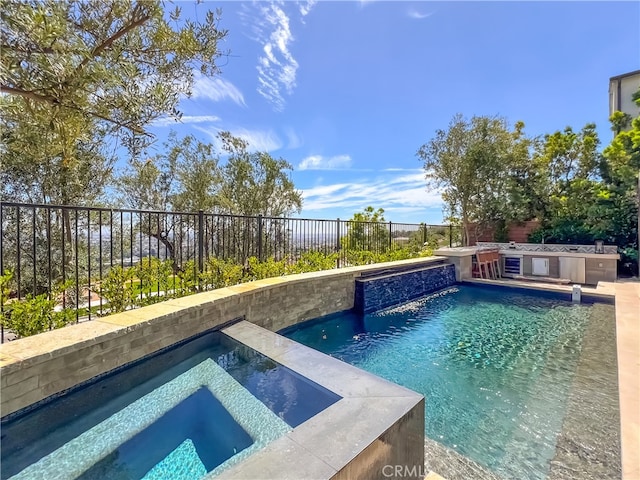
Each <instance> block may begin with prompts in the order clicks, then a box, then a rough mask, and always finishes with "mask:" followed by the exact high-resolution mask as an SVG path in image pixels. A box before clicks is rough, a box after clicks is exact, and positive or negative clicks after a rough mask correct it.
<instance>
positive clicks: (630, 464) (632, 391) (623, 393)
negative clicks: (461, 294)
mask: <svg viewBox="0 0 640 480" xmlns="http://www.w3.org/2000/svg"><path fill="white" fill-rule="evenodd" d="M464 282H465V283H475V284H484V285H500V286H510V287H521V288H528V289H532V290H544V291H556V292H565V293H570V292H571V290H572V286H571V285H556V284H547V283H542V282H536V283H532V282H527V281H518V280H510V279H502V280H484V279H477V278H474V279H468V280H467V279H466V280H464ZM582 292H583V293H584V294H587V295H593V296H606V297H612V296H615V309H616V343H617V354H618V389H619V395H620V441H621V445H622V448H621V456H622V478H623V480H627V479H629V480H637V479H640V282H639V281H638V280H625V279H620V280H618V281H617V282H615V283H613V282H600V283H599V284H598V286H597V287H588V286H583V287H582Z"/></svg>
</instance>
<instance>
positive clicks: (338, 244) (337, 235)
mask: <svg viewBox="0 0 640 480" xmlns="http://www.w3.org/2000/svg"><path fill="white" fill-rule="evenodd" d="M336 253H337V254H338V258H336V268H340V219H339V218H338V219H336Z"/></svg>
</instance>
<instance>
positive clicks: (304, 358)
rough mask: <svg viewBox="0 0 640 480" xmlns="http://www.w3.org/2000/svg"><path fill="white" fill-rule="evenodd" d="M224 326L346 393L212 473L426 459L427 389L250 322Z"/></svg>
mask: <svg viewBox="0 0 640 480" xmlns="http://www.w3.org/2000/svg"><path fill="white" fill-rule="evenodd" d="M222 332H223V333H225V334H227V335H229V336H230V337H232V338H234V339H235V340H237V341H239V342H241V343H243V344H245V345H247V346H249V347H251V348H252V349H254V350H257V351H259V352H260V353H262V354H263V355H266V356H268V357H270V358H272V359H273V360H275V361H277V362H278V363H280V364H282V365H284V366H286V367H287V368H289V369H291V370H293V371H295V372H297V373H299V374H300V375H302V376H303V377H306V378H308V379H309V380H312V381H314V382H316V383H318V384H319V385H322V386H323V387H324V388H327V389H328V390H331V391H333V392H334V393H336V394H338V395H340V396H341V397H342V398H341V399H340V400H338V401H337V402H336V403H334V404H333V405H331V406H330V407H328V408H326V409H325V410H323V411H322V412H320V413H318V414H317V415H315V416H314V417H312V418H311V419H309V420H307V421H306V422H304V423H302V424H301V425H299V426H298V427H296V428H295V429H294V430H292V431H291V432H289V433H287V434H285V435H284V436H283V437H281V438H279V439H278V440H275V441H273V442H271V443H270V444H268V445H267V446H266V447H265V448H264V449H262V450H260V451H259V452H256V453H254V454H253V455H251V456H250V457H248V458H247V459H246V460H244V461H243V462H242V463H239V464H238V465H236V466H234V467H232V468H231V469H229V470H227V471H224V472H222V473H221V474H220V475H218V476H217V477H215V478H220V479H225V480H229V479H238V480H243V479H247V478H270V479H276V478H291V479H297V478H331V479H351V478H363V479H366V478H381V477H382V475H381V473H382V469H383V468H384V466H385V465H416V466H420V467H421V466H422V465H424V448H423V447H422V442H423V441H424V397H423V396H422V395H420V394H417V393H415V392H414V391H412V390H409V389H407V388H405V387H401V386H399V385H396V384H394V383H391V382H389V381H387V380H384V379H381V378H380V377H377V376H375V375H373V374H370V373H368V372H365V371H363V370H360V369H359V368H356V367H353V366H351V365H348V364H346V363H344V362H341V361H339V360H337V359H335V358H333V357H330V356H328V355H325V354H323V353H320V352H318V351H317V350H314V349H312V348H309V347H306V346H304V345H301V344H299V343H297V342H295V341H293V340H289V339H288V338H285V337H282V336H281V335H278V334H277V333H274V332H271V331H269V330H266V329H264V328H262V327H259V326H257V325H255V324H253V323H249V322H246V321H243V322H239V323H235V324H233V325H231V326H229V327H227V328H224V329H223V330H222ZM292 458H295V462H292V461H291V460H292ZM205 478H213V477H212V476H209V477H205Z"/></svg>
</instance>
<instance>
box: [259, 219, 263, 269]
mask: <svg viewBox="0 0 640 480" xmlns="http://www.w3.org/2000/svg"><path fill="white" fill-rule="evenodd" d="M258 260H260V261H261V262H263V261H264V259H263V258H262V215H258Z"/></svg>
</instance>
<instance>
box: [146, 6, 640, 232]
mask: <svg viewBox="0 0 640 480" xmlns="http://www.w3.org/2000/svg"><path fill="white" fill-rule="evenodd" d="M178 4H179V5H180V6H181V8H182V9H183V12H184V14H185V15H187V16H191V17H192V18H196V17H197V16H200V15H204V12H205V11H206V10H208V9H215V8H220V9H221V11H222V14H221V20H220V28H223V29H227V30H228V34H227V37H226V38H225V40H224V42H223V44H221V48H222V49H223V50H225V51H228V52H229V54H228V55H226V56H225V57H223V58H221V59H220V60H219V62H218V64H219V65H220V68H221V74H220V75H219V76H217V77H215V78H205V77H202V76H199V75H198V76H196V80H195V84H194V87H193V95H192V96H191V97H190V98H183V99H182V100H181V103H180V110H181V111H182V112H183V117H182V121H181V123H175V121H174V120H172V119H165V120H161V121H159V122H157V123H156V124H155V125H154V126H153V127H152V128H151V129H150V131H151V133H153V134H155V135H156V138H157V139H158V143H159V144H160V143H162V140H163V139H165V138H166V136H167V135H168V134H169V132H170V130H171V129H173V130H175V131H177V132H178V134H179V135H187V134H192V135H194V136H196V137H197V138H198V139H200V140H202V141H204V142H212V143H215V141H216V135H217V133H218V132H220V131H223V130H228V131H230V132H231V133H233V134H234V135H236V136H239V137H241V138H244V139H245V140H247V141H248V142H249V144H250V148H251V149H253V150H259V151H267V152H269V153H270V154H271V155H272V156H273V157H275V158H283V159H285V160H287V161H288V162H289V163H290V164H291V165H292V166H293V171H292V173H291V178H292V180H293V182H294V184H295V185H296V187H297V188H298V189H299V190H300V191H301V192H302V194H303V198H304V202H303V207H302V211H301V212H300V214H299V215H297V216H299V217H301V218H330V219H333V218H341V219H347V218H350V217H351V216H352V215H353V213H355V212H358V211H362V210H363V209H364V208H365V207H367V206H369V205H371V206H373V207H374V208H383V209H384V210H385V217H386V219H387V220H392V221H394V222H406V223H420V222H426V223H429V224H438V223H442V222H443V207H442V199H441V198H440V195H439V193H438V191H437V190H436V189H435V188H433V187H430V186H428V185H427V183H426V180H425V177H424V171H423V169H422V163H421V161H420V160H419V158H418V157H417V156H416V151H417V150H418V149H419V148H420V146H421V145H422V144H424V143H426V142H428V141H429V140H430V139H432V138H433V137H434V135H435V132H436V130H437V129H446V127H447V125H448V124H449V122H450V120H451V118H452V117H453V116H454V115H455V114H456V113H461V114H463V115H464V116H466V117H471V116H473V115H491V116H493V115H499V116H503V117H505V118H506V119H507V120H508V121H509V122H510V123H511V124H513V123H514V122H516V121H518V120H522V121H524V123H525V125H526V132H527V133H528V134H530V135H544V134H545V133H552V132H554V131H556V130H561V129H564V128H565V127H566V126H571V127H573V128H574V130H579V129H580V128H582V127H583V126H584V125H585V124H586V123H589V122H593V123H596V125H597V127H598V133H599V135H600V138H601V140H602V143H603V146H604V145H606V144H607V143H608V142H609V141H610V140H611V138H612V133H611V131H610V129H609V124H608V121H607V118H608V116H609V112H608V87H609V78H610V77H612V76H614V75H619V74H622V73H626V72H631V71H634V70H637V69H640V2H635V1H634V2H631V1H630V2H611V1H607V2H577V1H568V2H551V1H541V2H515V1H513V2H458V1H450V2H426V1H425V2H419V1H415V2H401V1H371V0H369V1H360V2H357V1H355V2H335V1H317V2H316V1H303V2H294V1H285V2H273V1H259V2H253V3H251V2H204V3H201V4H199V5H197V6H196V4H195V2H193V1H185V2H178Z"/></svg>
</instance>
